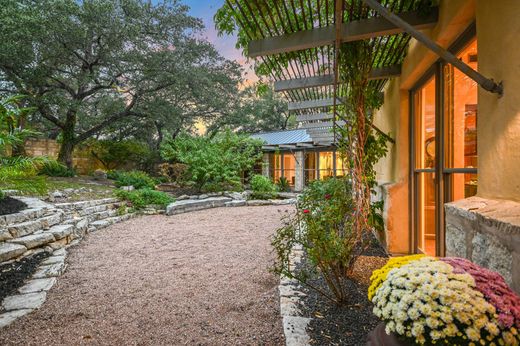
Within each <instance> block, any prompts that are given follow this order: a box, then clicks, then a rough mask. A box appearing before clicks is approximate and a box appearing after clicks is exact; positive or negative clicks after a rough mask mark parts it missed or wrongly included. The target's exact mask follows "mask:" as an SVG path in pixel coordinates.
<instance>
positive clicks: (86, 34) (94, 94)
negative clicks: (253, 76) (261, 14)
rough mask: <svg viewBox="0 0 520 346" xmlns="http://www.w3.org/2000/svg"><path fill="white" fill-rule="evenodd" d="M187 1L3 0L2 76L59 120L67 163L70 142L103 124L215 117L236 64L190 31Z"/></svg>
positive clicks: (170, 124)
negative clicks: (154, 2)
mask: <svg viewBox="0 0 520 346" xmlns="http://www.w3.org/2000/svg"><path fill="white" fill-rule="evenodd" d="M187 11H188V7H187V6H184V5H181V4H180V3H179V1H178V0H165V1H163V2H161V3H160V4H157V5H153V4H151V2H149V1H145V0H121V1H112V0H84V1H75V0H53V1H36V0H2V1H1V6H0V23H2V30H0V80H2V81H3V82H2V83H1V84H0V85H2V87H4V86H5V85H8V86H9V87H7V88H4V91H8V92H9V91H11V92H18V93H22V94H24V95H27V96H28V103H29V105H30V106H33V107H35V108H36V109H37V111H38V116H40V117H41V118H43V119H46V120H47V121H49V122H50V123H51V124H52V125H53V126H54V127H55V128H57V129H59V131H60V134H61V136H60V137H61V138H60V139H61V141H62V145H61V150H60V153H59V161H61V162H63V163H65V164H66V165H67V166H69V167H71V165H72V152H73V149H74V147H75V146H76V145H77V144H79V143H81V142H82V141H84V140H86V139H88V138H89V137H92V136H94V135H98V134H100V133H101V132H102V131H103V130H104V129H106V128H108V127H110V126H112V127H117V126H120V124H121V123H123V124H124V123H126V122H129V121H130V122H137V123H145V124H147V125H150V124H153V125H154V127H155V129H156V132H155V135H156V136H157V137H158V138H162V136H163V133H162V132H163V131H164V130H165V129H168V130H170V129H172V128H174V129H176V128H181V127H182V126H184V125H185V124H190V123H193V121H195V120H194V119H195V118H196V117H209V118H212V117H217V116H219V115H220V114H221V112H222V110H225V106H226V99H227V98H232V97H233V96H234V95H236V94H237V92H236V88H237V83H238V81H239V79H240V68H239V67H238V65H237V64H236V63H233V62H230V61H227V60H225V59H223V58H222V57H221V56H220V55H219V54H218V53H217V52H216V51H215V49H214V48H213V46H212V45H211V44H209V43H208V42H206V41H203V40H200V39H198V38H197V34H198V33H199V31H200V30H201V29H202V28H203V26H202V24H201V21H200V20H198V19H196V18H193V17H190V16H189V15H188V14H187ZM118 124H119V125H118ZM159 142H160V141H159Z"/></svg>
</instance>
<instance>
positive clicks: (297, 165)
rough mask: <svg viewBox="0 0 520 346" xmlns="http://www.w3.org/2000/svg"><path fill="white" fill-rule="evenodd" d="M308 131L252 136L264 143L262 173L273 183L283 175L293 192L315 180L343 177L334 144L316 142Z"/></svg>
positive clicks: (302, 129) (339, 157) (297, 130)
mask: <svg viewBox="0 0 520 346" xmlns="http://www.w3.org/2000/svg"><path fill="white" fill-rule="evenodd" d="M330 130H331V128H328V129H327V131H330ZM309 132H310V131H309V130H308V129H304V128H299V129H295V130H285V131H274V132H266V133H258V134H254V135H252V136H251V137H253V138H256V139H260V140H262V141H263V142H264V145H263V147H262V150H263V153H264V155H263V160H262V161H263V162H262V174H263V175H265V176H268V177H270V178H271V179H272V180H273V181H274V182H278V181H279V179H280V178H281V177H284V178H285V179H287V181H288V183H289V185H290V187H291V188H292V189H293V190H294V191H302V190H303V188H304V187H305V186H306V185H307V184H309V183H310V182H312V181H314V180H317V179H325V178H327V177H332V176H342V175H343V174H344V173H343V172H344V169H343V160H342V158H341V156H340V155H339V153H338V152H337V151H336V147H335V146H334V144H333V143H332V142H329V143H319V142H315V141H314V140H313V138H312V132H310V133H309Z"/></svg>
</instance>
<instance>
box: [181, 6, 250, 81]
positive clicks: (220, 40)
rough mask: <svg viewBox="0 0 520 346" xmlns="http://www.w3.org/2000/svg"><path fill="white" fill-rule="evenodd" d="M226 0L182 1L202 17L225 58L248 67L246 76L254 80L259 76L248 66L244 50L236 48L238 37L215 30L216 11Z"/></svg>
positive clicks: (196, 15) (191, 12) (192, 13)
mask: <svg viewBox="0 0 520 346" xmlns="http://www.w3.org/2000/svg"><path fill="white" fill-rule="evenodd" d="M224 1H225V0H181V2H182V3H184V4H186V5H188V6H189V7H190V8H191V10H190V14H191V15H192V16H194V17H197V18H201V19H202V20H203V21H204V25H205V26H206V38H207V39H208V41H209V42H211V43H213V44H214V45H215V47H216V49H217V50H218V51H219V52H220V54H222V55H223V56H224V57H225V58H227V59H230V60H236V61H238V63H240V64H241V65H243V66H245V67H246V72H248V73H247V75H246V77H247V78H248V79H250V80H252V81H256V80H257V77H256V75H255V74H254V72H253V71H252V69H251V67H250V66H249V65H247V66H246V60H247V59H246V58H245V57H244V56H243V55H242V52H241V51H240V50H238V49H236V48H235V43H236V38H235V37H233V36H227V35H225V36H221V37H218V35H217V32H216V30H215V23H214V22H213V16H214V15H215V12H217V10H218V9H219V8H220V7H221V6H222V5H223V4H224Z"/></svg>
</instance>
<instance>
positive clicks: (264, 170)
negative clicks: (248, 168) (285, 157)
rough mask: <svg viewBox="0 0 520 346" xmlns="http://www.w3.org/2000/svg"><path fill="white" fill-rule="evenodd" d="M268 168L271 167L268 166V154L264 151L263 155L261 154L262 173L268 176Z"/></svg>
mask: <svg viewBox="0 0 520 346" xmlns="http://www.w3.org/2000/svg"><path fill="white" fill-rule="evenodd" d="M270 168H271V167H269V154H268V153H264V155H263V156H262V175H263V176H265V177H269V178H270V174H269V172H270V171H271V169H270Z"/></svg>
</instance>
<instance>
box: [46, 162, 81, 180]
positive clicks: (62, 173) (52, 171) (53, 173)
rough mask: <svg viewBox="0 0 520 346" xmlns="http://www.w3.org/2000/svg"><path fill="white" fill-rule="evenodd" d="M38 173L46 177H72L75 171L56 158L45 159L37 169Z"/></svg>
mask: <svg viewBox="0 0 520 346" xmlns="http://www.w3.org/2000/svg"><path fill="white" fill-rule="evenodd" d="M38 174H39V175H46V176H48V177H73V176H75V175H76V172H75V171H74V170H73V169H71V168H68V167H67V166H65V165H63V164H61V163H59V162H58V161H56V160H51V159H49V160H46V161H45V162H44V163H43V164H42V166H41V167H40V169H39V171H38Z"/></svg>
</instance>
